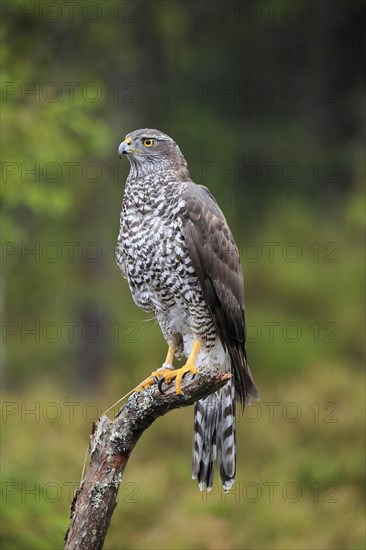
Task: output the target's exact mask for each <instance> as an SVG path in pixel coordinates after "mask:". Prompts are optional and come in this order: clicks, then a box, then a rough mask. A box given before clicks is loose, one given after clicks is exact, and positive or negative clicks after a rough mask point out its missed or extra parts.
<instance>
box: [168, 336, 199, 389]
mask: <svg viewBox="0 0 366 550" xmlns="http://www.w3.org/2000/svg"><path fill="white" fill-rule="evenodd" d="M201 346H202V343H201V342H200V341H199V340H194V341H193V346H192V350H191V353H190V354H189V357H188V359H187V363H186V364H185V365H184V367H181V368H180V369H177V370H176V371H174V372H171V373H169V375H170V378H173V376H172V375H174V378H175V392H176V393H178V394H179V393H180V394H182V393H183V392H182V390H181V387H180V384H181V382H182V378H183V376H184V375H185V374H186V373H187V372H190V373H192V374H197V367H196V362H197V357H198V354H199V351H200V349H201Z"/></svg>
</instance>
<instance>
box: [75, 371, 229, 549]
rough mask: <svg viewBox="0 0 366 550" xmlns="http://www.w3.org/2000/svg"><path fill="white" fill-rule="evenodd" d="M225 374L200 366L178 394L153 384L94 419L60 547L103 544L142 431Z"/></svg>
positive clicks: (226, 376) (205, 391)
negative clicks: (112, 413) (87, 459)
mask: <svg viewBox="0 0 366 550" xmlns="http://www.w3.org/2000/svg"><path fill="white" fill-rule="evenodd" d="M229 378H230V374H228V373H223V372H221V371H220V370H218V369H217V370H212V369H209V368H200V369H199V371H198V374H197V375H196V376H195V377H194V378H192V377H191V376H190V375H188V376H187V375H186V376H185V377H184V379H183V381H182V384H181V388H182V390H183V395H177V394H176V392H175V384H174V383H172V384H169V386H168V388H167V389H166V391H165V393H164V394H162V393H160V391H159V389H158V388H157V386H156V385H155V384H154V385H153V386H151V387H150V388H148V389H146V390H144V391H142V392H141V393H134V394H133V395H132V396H131V397H130V398H129V399H128V401H127V403H126V404H125V405H124V406H123V407H122V408H121V409H120V411H119V412H118V413H117V414H116V416H115V419H114V420H110V419H109V418H108V417H107V416H105V415H103V416H101V417H100V418H99V419H98V421H97V423H96V424H95V425H94V426H93V431H92V434H91V436H90V447H89V454H90V463H89V466H88V468H87V471H86V474H85V477H84V479H83V481H82V483H81V486H80V487H79V489H78V490H77V491H76V492H75V496H74V499H73V502H72V504H71V516H70V517H71V523H70V526H69V528H68V530H67V532H66V536H65V541H66V542H65V550H100V549H101V548H103V544H104V539H105V537H106V534H107V531H108V527H109V524H110V521H111V518H112V514H113V511H114V509H115V507H116V505H117V494H118V488H119V484H120V482H121V480H122V476H123V472H124V469H125V467H126V465H127V462H128V459H129V458H130V455H131V452H132V450H133V448H134V447H135V445H136V443H137V441H138V440H139V438H140V436H141V434H142V433H143V432H144V430H146V429H147V428H148V427H149V426H150V425H151V424H152V423H153V422H154V420H156V419H157V418H159V416H163V415H164V414H166V413H168V412H169V411H172V410H174V409H178V408H179V407H187V406H188V405H192V404H193V403H195V401H198V400H199V399H203V398H205V397H207V396H208V395H210V394H211V393H214V392H215V391H217V390H218V389H220V388H221V387H222V386H223V385H224V384H225V383H226V382H227V381H228V379H229ZM164 389H165V387H164Z"/></svg>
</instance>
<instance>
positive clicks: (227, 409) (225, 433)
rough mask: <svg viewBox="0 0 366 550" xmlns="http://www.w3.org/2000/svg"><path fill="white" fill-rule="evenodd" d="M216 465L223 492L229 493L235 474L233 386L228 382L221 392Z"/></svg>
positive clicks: (231, 382)
mask: <svg viewBox="0 0 366 550" xmlns="http://www.w3.org/2000/svg"><path fill="white" fill-rule="evenodd" d="M218 463H219V468H220V476H221V480H222V485H223V488H224V490H225V491H229V490H230V488H231V486H232V484H233V483H234V481H235V473H236V425H235V385H234V382H233V381H230V382H229V383H228V384H226V386H224V387H223V388H222V390H221V419H220V425H219V433H218Z"/></svg>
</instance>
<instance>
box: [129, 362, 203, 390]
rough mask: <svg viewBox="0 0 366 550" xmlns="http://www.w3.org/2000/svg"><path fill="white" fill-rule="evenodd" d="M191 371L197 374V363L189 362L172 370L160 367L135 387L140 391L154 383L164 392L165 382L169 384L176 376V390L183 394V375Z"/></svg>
mask: <svg viewBox="0 0 366 550" xmlns="http://www.w3.org/2000/svg"><path fill="white" fill-rule="evenodd" d="M187 372H190V373H191V374H197V368H196V366H195V365H189V363H187V364H186V365H184V367H181V368H180V369H176V370H170V369H159V370H156V371H154V372H152V373H151V376H149V378H147V379H146V380H144V381H143V382H141V384H139V385H138V386H136V388H135V392H140V391H142V390H145V389H146V388H148V387H149V386H152V385H153V384H154V383H156V384H157V385H158V388H159V390H160V391H161V392H162V393H164V392H163V391H162V389H161V387H162V385H163V384H169V382H171V381H172V380H174V378H175V391H176V393H177V394H182V393H183V392H182V390H181V387H180V385H181V382H182V379H183V376H184V375H185V374H186V373H187Z"/></svg>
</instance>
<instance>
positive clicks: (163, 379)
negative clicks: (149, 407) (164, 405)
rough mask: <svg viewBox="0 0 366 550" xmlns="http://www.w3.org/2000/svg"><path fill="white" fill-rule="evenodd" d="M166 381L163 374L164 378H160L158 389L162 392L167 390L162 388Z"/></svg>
mask: <svg viewBox="0 0 366 550" xmlns="http://www.w3.org/2000/svg"><path fill="white" fill-rule="evenodd" d="M164 382H165V378H164V376H163V377H162V378H160V380H159V381H158V382H157V385H158V389H159V391H160V393H165V392H164V391H163V390H162V385H163V384H164Z"/></svg>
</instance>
